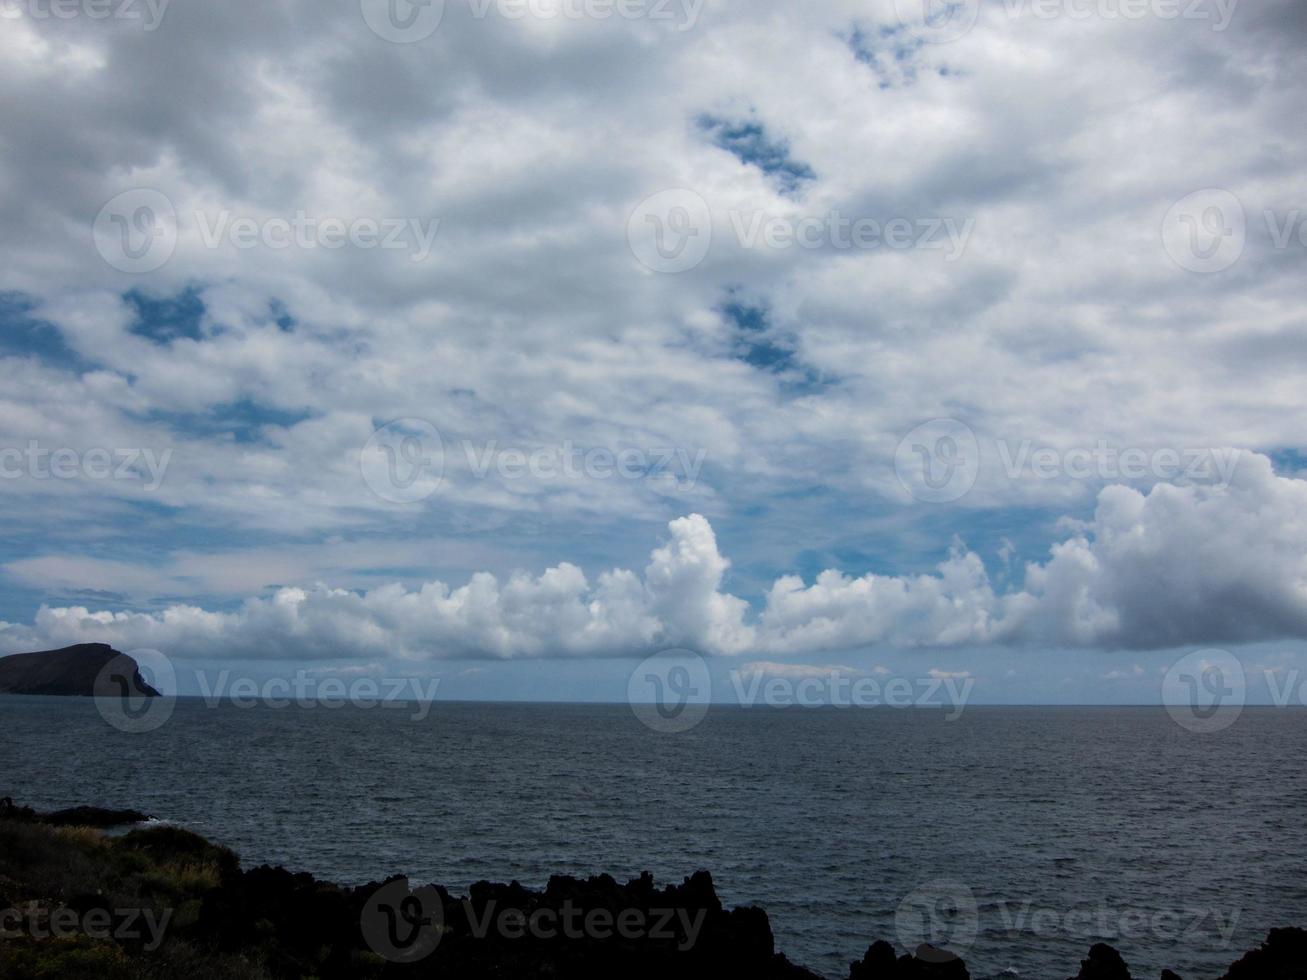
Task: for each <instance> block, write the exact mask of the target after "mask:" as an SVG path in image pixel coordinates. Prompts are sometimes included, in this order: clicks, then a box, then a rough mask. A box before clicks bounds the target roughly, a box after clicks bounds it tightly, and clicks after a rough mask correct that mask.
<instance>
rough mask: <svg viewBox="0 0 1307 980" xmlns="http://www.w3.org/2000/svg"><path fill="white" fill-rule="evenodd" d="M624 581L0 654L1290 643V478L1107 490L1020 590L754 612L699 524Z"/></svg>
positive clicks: (1300, 578)
mask: <svg viewBox="0 0 1307 980" xmlns="http://www.w3.org/2000/svg"><path fill="white" fill-rule="evenodd" d="M668 532H669V537H668V540H667V542H666V543H665V544H664V545H662V546H660V547H658V548H656V549H655V550H654V551H653V552H652V554H651V555H650V558H649V563H648V565H647V566H646V567H645V568H644V570H643V573H637V572H635V571H632V570H626V569H613V570H610V571H606V572H604V573H602V574H600V575H599V576H597V578H596V579H595V580H594V581H593V582H591V581H590V580H589V579H588V578H587V576H586V575H585V574H584V572H583V571H582V570H581V569H580V568H579V567H578V566H576V565H574V564H571V563H568V562H563V563H560V564H558V565H556V566H554V567H552V568H550V569H548V570H546V571H545V572H543V573H541V574H539V575H535V576H533V575H530V574H527V573H520V572H519V573H515V574H513V575H511V576H509V577H508V578H506V579H505V580H503V581H500V580H499V579H498V578H497V577H496V576H495V575H492V574H489V573H478V574H476V575H473V576H472V577H471V579H470V580H469V581H468V582H466V583H465V584H463V585H461V586H457V587H451V586H450V585H447V584H445V583H443V582H430V583H427V584H425V585H423V586H421V587H420V588H418V589H415V590H409V589H406V588H405V587H403V586H402V585H399V584H394V585H387V586H383V587H381V588H377V589H374V590H372V591H369V592H366V593H356V592H351V591H348V590H342V589H332V588H329V587H327V586H316V587H313V588H283V589H281V590H279V591H278V592H277V593H276V594H275V595H273V596H272V597H270V598H266V599H252V600H249V601H247V602H245V603H244V605H243V606H242V607H241V608H240V609H239V610H237V611H234V612H211V611H206V610H204V609H201V608H198V607H195V606H187V605H174V606H171V607H169V608H168V609H165V610H163V611H162V612H158V613H148V612H141V613H133V612H117V613H114V612H92V611H90V610H88V609H86V608H77V607H68V608H48V607H43V608H42V609H41V610H40V612H39V613H38V614H37V617H36V621H35V623H34V624H33V626H32V627H30V628H27V627H22V626H15V625H12V624H0V642H4V643H5V644H6V646H9V647H12V646H13V645H14V644H15V643H26V644H28V645H31V644H34V643H48V644H50V645H56V646H58V645H66V644H72V643H79V642H95V641H99V642H109V643H112V644H114V645H116V646H118V647H120V648H154V649H161V650H164V651H166V652H169V653H170V654H172V655H176V656H181V657H187V658H206V657H207V658H243V657H255V658H287V659H293V658H312V659H326V660H330V659H355V658H371V657H399V658H406V659H445V658H463V659H466V658H499V659H517V658H539V657H623V656H631V657H634V656H648V655H651V654H653V653H656V652H658V651H660V650H663V649H667V648H682V647H683V648H691V649H694V650H696V651H699V652H702V653H705V654H710V655H717V656H730V657H735V656H742V655H781V656H783V655H795V654H810V653H818V652H825V651H834V650H856V649H860V648H874V647H877V646H891V647H895V648H926V649H939V648H947V647H958V646H985V645H1014V644H1017V645H1032V644H1043V645H1048V646H1056V647H1102V648H1133V649H1141V650H1144V649H1167V648H1172V647H1178V646H1181V645H1185V644H1200V645H1202V644H1231V643H1237V644H1242V643H1256V642H1262V641H1268V640H1280V639H1307V480H1302V479H1293V478H1286V477H1281V476H1277V475H1276V474H1275V473H1274V471H1273V468H1272V466H1271V462H1270V461H1269V460H1268V459H1266V458H1265V457H1252V458H1250V459H1248V460H1246V461H1245V463H1244V465H1242V466H1241V467H1240V468H1239V469H1238V471H1237V473H1236V476H1235V478H1234V480H1233V481H1232V483H1231V485H1230V486H1229V487H1226V488H1213V487H1207V486H1199V485H1194V486H1177V485H1170V484H1158V485H1157V486H1155V487H1153V488H1152V490H1151V491H1149V492H1148V493H1140V492H1139V491H1137V490H1134V489H1132V488H1129V487H1124V486H1111V487H1107V488H1105V489H1104V490H1103V491H1102V492H1101V493H1100V495H1099V498H1098V505H1097V508H1096V510H1095V513H1094V517H1093V518H1092V520H1090V521H1087V522H1083V523H1081V524H1080V526H1079V527H1078V528H1077V529H1076V530H1075V532H1074V533H1073V534H1071V536H1069V537H1067V538H1065V539H1064V540H1062V541H1060V542H1058V543H1057V544H1055V545H1054V546H1053V547H1052V549H1051V551H1050V555H1049V557H1048V559H1047V560H1046V561H1043V562H1031V563H1029V564H1028V565H1027V566H1026V568H1025V572H1024V587H1023V588H1021V589H1019V590H1018V589H1013V590H1009V591H1006V592H1000V591H997V590H996V589H995V586H994V584H993V583H992V582H991V580H990V576H989V574H988V573H987V571H986V567H985V564H984V562H983V560H982V559H981V557H980V556H979V555H977V554H976V553H975V552H973V551H969V550H967V549H965V548H964V547H962V546H961V545H958V546H957V547H955V548H954V550H953V552H952V553H951V554H950V556H949V557H948V559H947V560H946V561H944V562H942V563H941V564H940V565H939V566H938V568H937V569H936V570H935V571H934V572H933V573H932V574H922V575H914V576H884V575H875V574H867V575H863V576H860V577H856V578H854V577H850V576H848V575H846V574H843V573H842V572H840V571H837V570H827V571H824V572H822V573H820V574H819V575H818V576H817V577H816V579H815V581H813V582H812V583H805V582H804V580H803V579H802V578H801V577H799V576H793V575H787V576H784V577H782V578H779V579H777V580H776V581H775V582H774V583H773V584H772V585H771V587H770V589H769V590H768V591H767V592H766V595H765V600H764V602H763V604H762V607H761V608H760V609H758V610H757V611H756V615H755V614H754V611H753V610H751V609H750V605H749V603H748V602H747V601H746V600H744V599H741V598H739V597H737V596H734V595H732V594H730V593H729V592H728V591H725V590H724V581H725V578H726V575H727V572H728V570H729V568H730V561H729V560H728V559H727V558H726V557H725V556H723V555H722V554H721V552H720V550H719V547H718V543H717V538H716V535H715V534H714V532H713V528H712V526H711V524H710V523H709V521H708V520H707V519H706V518H705V517H703V516H702V515H698V514H693V515H690V516H688V517H684V518H679V519H677V520H674V521H672V522H671V523H670V524H669V526H668Z"/></svg>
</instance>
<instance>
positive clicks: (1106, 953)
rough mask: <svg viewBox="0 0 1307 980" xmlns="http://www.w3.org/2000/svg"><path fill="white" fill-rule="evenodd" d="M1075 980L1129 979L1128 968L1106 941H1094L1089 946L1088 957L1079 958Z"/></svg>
mask: <svg viewBox="0 0 1307 980" xmlns="http://www.w3.org/2000/svg"><path fill="white" fill-rule="evenodd" d="M1075 980H1130V968H1129V967H1127V966H1126V965H1125V960H1123V959H1122V958H1121V954H1120V953H1118V952H1117V951H1116V950H1114V949H1113V948H1112V947H1111V946H1109V945H1107V943H1095V944H1094V945H1093V946H1092V947H1090V950H1089V959H1087V960H1081V962H1080V972H1079V973H1078V974H1076V977H1075Z"/></svg>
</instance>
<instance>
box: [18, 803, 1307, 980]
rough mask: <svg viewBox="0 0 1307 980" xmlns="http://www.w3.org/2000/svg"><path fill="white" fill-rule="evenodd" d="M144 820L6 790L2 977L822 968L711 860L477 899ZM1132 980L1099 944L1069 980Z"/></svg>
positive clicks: (529, 974) (484, 887)
mask: <svg viewBox="0 0 1307 980" xmlns="http://www.w3.org/2000/svg"><path fill="white" fill-rule="evenodd" d="M147 819H148V818H147V816H146V815H145V814H142V813H139V812H136V811H132V810H102V809H97V808H94V807H78V808H75V809H72V810H63V811H59V812H56V813H50V814H39V813H37V812H35V811H33V810H31V809H30V808H27V807H21V806H16V805H14V804H13V803H12V802H10V801H8V800H2V801H0V980H26V978H29V977H31V978H36V977H41V978H45V977H59V978H61V980H80V978H86V980H106V978H107V980H137V978H165V977H173V976H185V977H188V978H196V980H206V978H215V980H216V978H219V977H221V978H224V980H225V978H236V980H292V978H296V980H298V978H318V980H347V978H350V980H352V978H374V977H375V978H386V977H399V976H411V977H440V978H464V977H467V978H581V980H587V978H592V977H593V978H604V980H610V978H626V977H630V978H647V980H653V978H664V977H671V976H675V977H677V978H678V980H693V978H700V977H702V978H710V977H711V978H717V977H756V978H761V980H820V978H819V977H818V976H817V974H814V973H811V972H809V971H808V970H805V969H803V968H802V967H800V966H796V965H795V964H793V963H790V962H789V960H788V959H786V958H785V956H784V955H783V954H781V953H778V952H777V951H776V949H775V943H774V940H773V937H772V931H771V924H770V922H769V920H768V917H767V913H766V912H764V911H763V910H762V909H758V908H736V909H726V908H724V907H723V906H722V904H721V902H720V900H719V899H718V897H717V894H716V890H715V888H714V886H713V881H712V878H711V876H710V875H709V874H708V873H707V872H705V871H699V872H697V873H695V874H694V875H692V876H690V877H689V878H686V879H685V881H684V882H683V883H682V884H680V885H670V886H665V887H662V888H659V887H657V886H656V885H655V883H654V881H653V879H652V877H651V876H649V875H648V874H645V875H643V876H642V877H640V878H638V879H635V880H633V881H630V882H627V883H626V884H621V883H619V882H617V881H616V880H614V879H613V878H611V877H609V876H606V875H600V876H596V877H592V878H589V879H585V880H581V879H577V878H571V877H562V876H559V877H554V878H551V879H550V881H549V884H548V885H547V886H546V887H545V888H544V889H543V890H539V891H533V890H530V889H526V888H523V887H522V886H520V885H518V884H516V883H513V884H509V885H501V884H491V883H489V882H479V883H478V884H476V885H473V886H472V887H471V889H470V890H469V894H468V895H466V896H455V895H453V894H451V893H450V892H449V891H447V890H446V889H444V888H442V887H440V886H439V885H423V886H417V887H413V886H410V883H409V882H408V881H407V880H406V879H403V878H392V879H389V880H387V881H382V882H374V883H372V884H369V885H364V886H360V887H357V888H345V887H340V886H337V885H334V884H331V883H329V882H324V881H319V880H317V879H315V878H313V877H312V876H311V875H308V874H294V873H292V872H290V871H287V870H285V869H283V868H273V867H267V866H263V867H258V868H253V869H250V870H248V871H247V870H243V869H242V868H241V866H240V862H239V859H238V858H237V856H236V855H235V854H234V853H233V852H231V851H230V850H227V849H226V848H223V847H219V846H216V845H214V844H211V843H209V842H208V841H206V840H204V839H203V838H201V837H199V836H197V835H195V834H192V833H190V832H189V831H186V830H182V829H180V828H176V827H169V826H161V825H154V826H145V827H139V826H138V827H137V828H136V829H130V830H128V831H127V832H126V833H124V834H122V835H119V836H109V835H106V834H104V833H101V832H100V831H101V830H103V829H106V828H112V827H119V826H123V825H139V824H140V823H141V822H142V821H145V820H147ZM1072 969H1074V967H1072ZM1047 975H1048V976H1063V975H1065V973H1064V972H1062V971H1058V972H1053V971H1052V970H1051V969H1050V972H1049V973H1048V974H1047ZM848 977H849V980H969V977H970V974H969V973H968V971H967V967H966V964H965V963H964V962H963V960H961V959H959V958H957V957H955V956H953V955H951V954H950V953H948V952H947V951H945V950H940V949H934V948H932V947H928V946H922V947H919V948H918V949H917V950H916V951H915V952H913V953H908V954H900V953H898V952H897V951H896V950H895V949H894V947H893V946H891V945H890V944H889V943H887V942H884V941H878V942H875V943H873V944H872V945H871V946H870V947H869V948H868V949H867V951H866V953H865V955H864V956H863V957H862V959H861V960H859V961H857V962H855V963H851V964H850V969H849V974H848ZM1130 977H1131V973H1130V971H1129V968H1128V966H1127V965H1126V963H1125V962H1124V960H1122V958H1121V956H1120V954H1119V953H1117V951H1116V950H1114V949H1113V948H1112V947H1110V946H1107V945H1103V944H1100V945H1096V946H1094V947H1093V948H1092V949H1091V950H1090V951H1089V954H1088V956H1087V958H1086V959H1085V960H1084V961H1083V962H1082V963H1081V965H1080V967H1079V972H1078V974H1076V977H1075V980H1129V978H1130ZM1304 978H1307V931H1304V930H1301V929H1277V930H1274V931H1272V932H1271V934H1270V936H1269V937H1268V938H1267V940H1266V942H1265V943H1264V944H1263V945H1262V947H1261V948H1260V949H1257V950H1254V951H1251V952H1249V953H1247V954H1246V955H1244V956H1243V957H1242V958H1241V959H1240V960H1239V961H1238V962H1236V963H1234V964H1233V965H1232V966H1231V967H1230V969H1229V971H1228V972H1227V973H1226V974H1225V975H1224V977H1223V978H1221V980H1304ZM1162 980H1179V978H1178V977H1177V975H1176V974H1174V973H1171V972H1170V971H1165V972H1164V973H1163V975H1162ZM1190 980H1200V978H1190Z"/></svg>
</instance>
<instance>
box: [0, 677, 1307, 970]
mask: <svg viewBox="0 0 1307 980" xmlns="http://www.w3.org/2000/svg"><path fill="white" fill-rule="evenodd" d="M424 707H425V706H424ZM419 712H420V709H417V708H416V707H415V706H410V707H407V708H403V709H400V708H397V707H395V706H393V705H392V706H391V707H386V708H380V707H378V708H372V709H366V708H362V707H338V708H334V709H332V708H325V707H321V706H319V707H316V708H296V707H288V708H275V707H270V706H266V705H265V706H262V707H256V708H246V707H237V706H235V705H232V704H224V705H219V706H209V705H207V704H206V703H205V702H203V701H201V700H185V699H184V700H180V701H178V702H177V704H176V707H175V711H174V713H173V715H172V717H171V719H170V720H169V721H168V723H167V724H165V725H163V726H162V727H161V728H159V729H157V730H155V731H152V732H148V733H144V734H128V733H124V732H121V731H118V730H116V729H114V728H112V727H110V726H109V725H108V724H106V722H105V721H104V720H103V719H102V718H101V716H100V714H99V712H98V711H97V709H96V706H95V704H94V702H92V701H90V700H79V699H72V698H31V697H0V796H12V797H14V798H15V799H16V800H18V801H19V802H22V803H26V804H29V805H34V806H37V807H41V808H54V807H64V806H72V805H76V804H92V805H101V806H115V807H133V808H137V809H142V810H145V811H147V812H149V813H151V814H153V815H155V816H156V817H159V818H162V819H164V820H167V821H171V822H174V823H177V824H180V825H184V826H186V827H189V828H192V829H194V830H196V831H197V832H199V833H201V834H204V835H205V836H207V837H209V838H211V839H212V840H214V841H217V842H220V843H222V844H225V845H228V846H230V847H232V848H234V849H235V850H236V851H237V852H239V853H240V854H241V856H242V858H243V860H244V862H245V864H246V866H247V867H250V866H254V865H256V864H260V863H264V862H268V863H274V864H282V865H285V866H287V867H289V868H292V869H294V870H298V871H309V872H311V873H313V874H315V875H317V876H319V877H322V878H327V879H331V880H334V881H338V882H341V883H347V884H361V883H365V882H368V881H375V880H380V879H381V878H383V877H385V876H387V875H389V874H393V873H407V874H408V875H410V876H411V877H412V878H414V879H415V880H417V881H423V882H426V881H437V882H440V883H443V884H445V885H447V886H449V887H450V888H452V889H454V890H455V891H460V890H462V889H465V888H466V887H467V886H468V885H469V884H470V883H472V882H474V881H477V880H479V879H490V880H497V881H507V880H511V879H517V880H518V881H520V882H522V883H523V884H526V885H528V886H534V887H539V886H542V885H544V883H545V882H546V881H547V879H548V878H549V876H550V875H551V874H556V873H565V874H574V875H588V874H594V873H599V872H607V873H609V874H612V875H614V876H615V877H617V878H619V879H624V878H626V877H634V876H637V875H638V874H639V873H640V872H641V871H644V870H646V869H647V870H649V871H652V872H653V873H654V875H655V876H656V878H657V879H658V880H659V881H660V882H671V881H675V882H679V881H680V880H681V879H682V878H683V877H685V876H686V875H688V874H690V873H692V872H694V871H695V870H697V869H700V868H706V869H708V870H709V871H711V873H712V875H713V878H714V880H715V882H716V884H717V889H718V892H719V894H720V895H721V897H722V899H723V901H724V902H725V903H726V904H728V905H739V904H756V905H760V906H762V907H763V908H765V909H766V910H767V911H768V913H769V914H770V917H771V922H772V927H773V930H774V931H775V934H776V941H777V947H778V949H779V950H780V951H782V952H784V953H786V954H787V955H788V956H789V957H790V959H791V960H793V961H795V962H797V963H800V964H802V965H804V966H806V967H808V968H809V969H813V970H816V971H818V972H821V973H824V974H827V975H829V976H832V977H843V976H845V975H846V973H847V970H848V963H849V962H850V961H851V960H854V959H857V958H860V957H861V955H862V953H863V952H864V951H865V949H866V947H867V945H868V944H869V943H870V942H872V941H873V940H875V939H878V938H885V939H889V940H891V941H893V942H895V943H896V945H899V946H900V947H901V948H902V947H904V946H905V944H907V943H912V942H915V941H916V940H917V939H919V938H926V937H925V936H924V935H917V933H920V932H922V931H923V930H929V931H930V935H931V936H932V937H933V938H936V939H938V940H942V941H947V942H950V943H951V944H952V945H953V946H955V947H957V948H959V949H960V950H961V951H963V952H964V954H965V957H966V959H967V962H968V965H969V966H970V968H971V974H972V976H973V977H978V978H989V977H997V976H1013V975H1019V976H1022V977H1034V978H1039V980H1044V978H1061V977H1066V976H1073V975H1074V974H1075V972H1076V970H1077V969H1078V964H1079V961H1080V959H1081V958H1082V957H1083V956H1084V955H1085V953H1086V951H1087V950H1088V948H1089V946H1090V945H1091V944H1092V943H1093V942H1095V941H1098V940H1100V939H1102V940H1106V941H1109V942H1111V943H1113V944H1114V945H1116V946H1117V947H1118V948H1119V949H1120V950H1121V951H1122V952H1123V954H1124V955H1125V957H1126V960H1127V962H1128V963H1129V964H1130V966H1131V968H1132V970H1134V972H1135V975H1136V976H1143V977H1156V976H1157V975H1158V974H1159V973H1160V971H1161V969H1162V968H1163V967H1170V968H1172V969H1175V970H1177V971H1178V972H1179V973H1180V975H1181V976H1183V977H1184V978H1185V980H1202V978H1215V977H1218V976H1220V975H1221V973H1222V972H1223V968H1224V967H1225V966H1227V965H1228V964H1229V963H1230V962H1231V961H1233V960H1234V959H1236V958H1237V957H1238V956H1239V955H1240V954H1241V953H1242V952H1243V951H1245V950H1247V949H1249V948H1252V947H1254V946H1256V945H1257V944H1258V943H1259V942H1260V941H1261V940H1262V939H1263V938H1264V937H1265V934H1266V932H1267V930H1268V929H1269V928H1271V927H1272V926H1283V925H1300V926H1307V819H1304V818H1305V817H1307V771H1305V765H1304V760H1307V711H1302V710H1297V711H1295V710H1291V709H1274V708H1250V709H1247V710H1245V711H1244V713H1243V714H1242V716H1241V717H1240V718H1239V720H1238V721H1237V722H1236V723H1235V724H1234V725H1233V726H1232V727H1231V728H1229V729H1227V730H1226V731H1223V732H1220V733H1215V734H1206V735H1201V734H1196V733H1193V732H1190V731H1187V730H1185V729H1183V728H1181V727H1180V726H1179V725H1177V724H1175V723H1174V722H1173V721H1172V720H1171V719H1170V717H1169V716H1168V715H1167V714H1166V712H1165V711H1164V710H1162V709H1160V708H1158V709H1152V708H976V707H972V708H968V709H967V711H966V712H965V714H964V715H963V716H962V717H961V718H960V719H958V720H956V721H952V722H950V721H946V720H945V718H944V715H943V713H942V712H939V711H929V710H896V709H891V708H875V709H838V708H825V709H806V708H790V709H773V708H736V707H730V708H727V707H723V708H716V707H714V708H713V709H712V710H710V711H709V713H708V716H707V717H706V719H704V721H703V722H702V723H701V724H699V725H698V726H697V727H696V728H694V729H693V730H692V731H689V732H685V733H682V734H678V735H672V734H665V733H659V732H654V731H651V730H650V729H649V728H647V727H645V726H644V725H643V724H641V723H640V722H639V721H638V720H637V719H636V717H635V716H634V715H633V713H632V711H631V710H630V708H629V707H627V706H625V705H621V706H609V705H533V704H466V703H438V704H436V705H434V706H431V710H430V714H429V715H428V716H427V717H426V718H425V719H422V720H420V721H419V720H415V719H414V716H415V714H417V713H419ZM973 903H974V904H973Z"/></svg>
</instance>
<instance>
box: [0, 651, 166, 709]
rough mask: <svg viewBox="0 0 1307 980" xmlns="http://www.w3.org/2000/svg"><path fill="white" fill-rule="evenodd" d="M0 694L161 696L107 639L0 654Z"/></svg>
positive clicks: (138, 668)
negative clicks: (58, 648) (59, 647)
mask: <svg viewBox="0 0 1307 980" xmlns="http://www.w3.org/2000/svg"><path fill="white" fill-rule="evenodd" d="M0 694H45V695H51V696H58V697H82V698H89V697H95V696H97V695H102V696H103V695H111V696H120V697H121V696H128V697H142V698H157V697H159V696H160V695H159V692H158V691H156V690H155V689H154V688H153V687H151V686H150V685H149V684H148V683H147V682H146V680H145V678H144V677H142V676H141V670H140V665H139V664H137V662H136V661H135V660H134V659H132V658H131V657H129V656H128V655H127V654H125V653H120V652H118V651H117V650H115V649H114V648H113V647H111V646H109V644H107V643H79V644H77V645H76V646H71V647H64V648H63V649H60V650H41V651H38V652H36V653H17V654H13V655H11V656H8V657H0Z"/></svg>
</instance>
